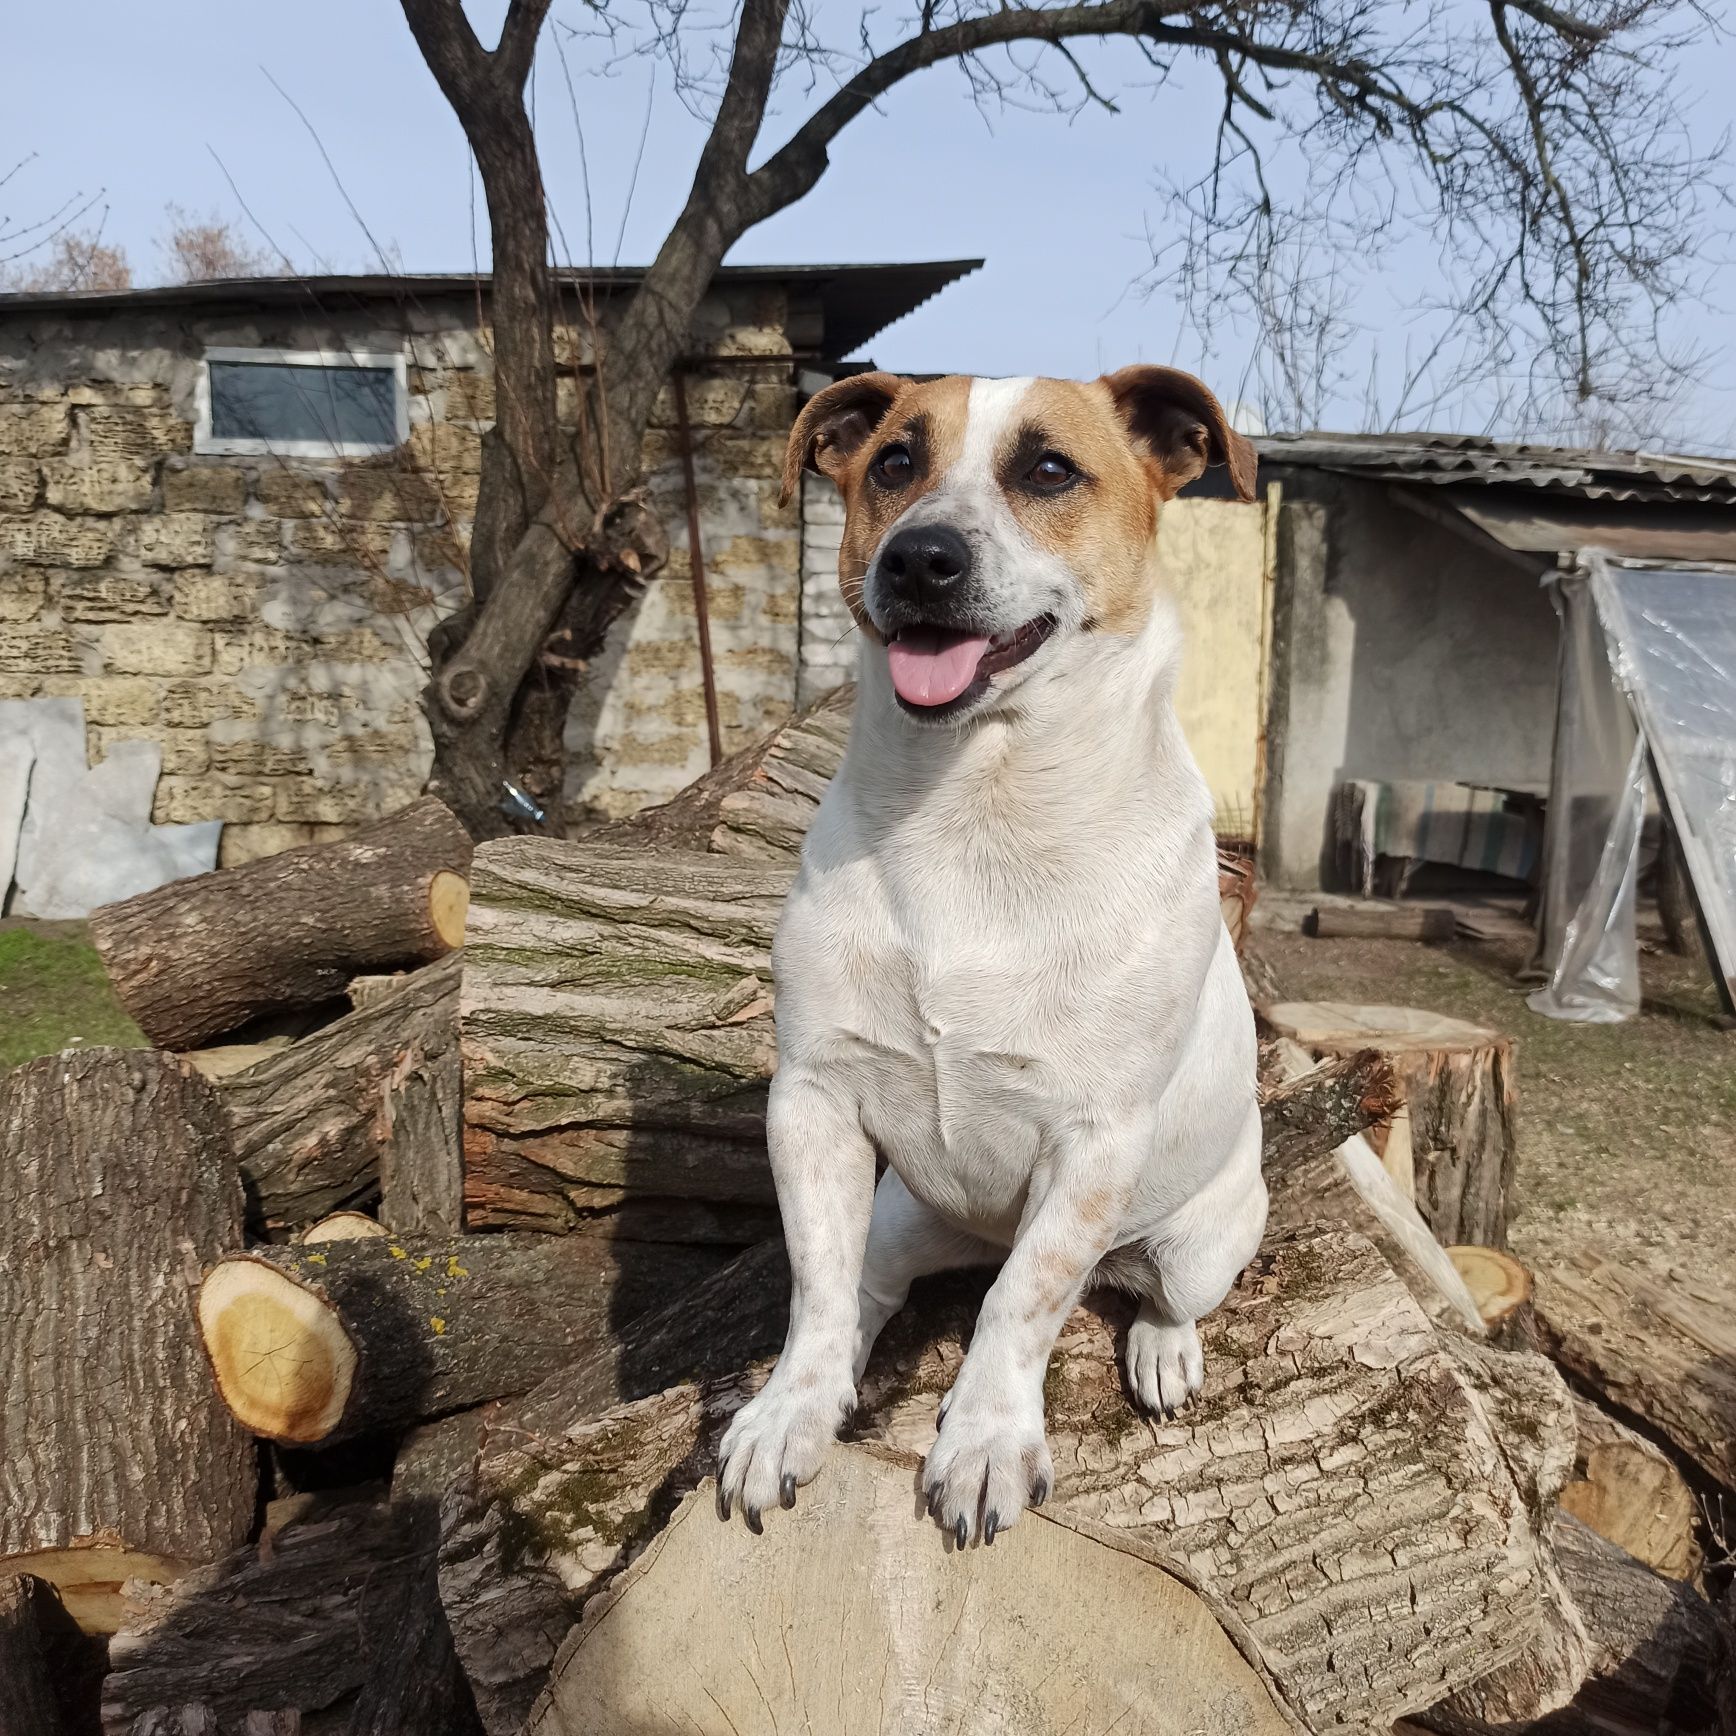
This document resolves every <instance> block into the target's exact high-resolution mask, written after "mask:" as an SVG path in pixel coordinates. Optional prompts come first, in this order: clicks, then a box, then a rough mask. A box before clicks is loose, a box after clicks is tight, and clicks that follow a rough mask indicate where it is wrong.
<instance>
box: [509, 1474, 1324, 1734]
mask: <svg viewBox="0 0 1736 1736" xmlns="http://www.w3.org/2000/svg"><path fill="white" fill-rule="evenodd" d="M910 1514H911V1460H910V1459H909V1457H908V1456H907V1455H903V1454H887V1453H882V1452H878V1451H876V1450H874V1449H872V1448H869V1447H855V1446H844V1447H840V1448H839V1449H838V1450H837V1451H836V1452H835V1453H834V1454H833V1456H832V1459H831V1461H830V1462H829V1463H828V1465H827V1467H826V1472H825V1475H824V1477H823V1478H822V1479H821V1481H820V1482H819V1483H817V1484H816V1485H815V1486H814V1488H813V1489H812V1490H811V1491H810V1492H809V1494H808V1496H807V1498H806V1499H805V1500H804V1501H803V1502H802V1503H801V1504H800V1505H799V1506H798V1507H797V1509H796V1511H795V1512H794V1513H793V1514H790V1515H788V1516H787V1517H785V1516H783V1515H780V1516H779V1517H780V1519H782V1520H783V1523H781V1524H779V1525H777V1526H776V1527H775V1528H774V1529H773V1531H772V1533H771V1535H769V1536H766V1537H757V1538H756V1537H752V1536H750V1535H749V1534H748V1533H747V1532H746V1531H745V1530H743V1529H742V1528H741V1527H740V1526H729V1525H719V1524H718V1522H717V1519H716V1516H715V1514H714V1513H713V1511H712V1504H711V1502H710V1501H708V1500H704V1499H701V1498H700V1497H699V1496H698V1495H697V1494H690V1495H688V1496H687V1498H686V1500H685V1501H684V1502H683V1503H682V1505H681V1507H680V1508H679V1509H678V1510H677V1512H676V1513H675V1514H674V1516H673V1517H672V1518H671V1520H670V1522H669V1524H668V1525H667V1526H666V1527H665V1528H664V1530H663V1531H662V1532H661V1533H660V1534H659V1535H658V1536H657V1538H656V1540H655V1541H654V1542H653V1543H652V1544H651V1545H650V1547H649V1548H647V1549H646V1551H645V1552H644V1554H642V1555H641V1556H640V1557H639V1558H638V1560H637V1561H635V1562H634V1564H633V1565H632V1566H631V1567H630V1568H628V1569H627V1571H626V1572H625V1573H624V1574H622V1575H621V1577H620V1578H619V1579H618V1580H616V1582H615V1583H614V1584H613V1585H612V1586H611V1587H610V1588H609V1589H608V1591H607V1592H605V1593H604V1594H602V1595H601V1596H599V1597H597V1598H596V1599H595V1600H594V1601H593V1603H592V1605H591V1606H590V1608H589V1609H588V1610H587V1611H586V1616H585V1620H584V1622H583V1624H582V1625H581V1626H580V1627H579V1628H578V1629H577V1630H576V1631H575V1632H574V1633H573V1635H572V1636H571V1638H570V1639H568V1641H567V1642H566V1644H565V1645H564V1646H563V1647H562V1648H561V1653H560V1656H559V1659H558V1661H557V1662H556V1665H555V1668H554V1674H553V1682H552V1686H551V1689H550V1692H549V1696H548V1698H547V1699H546V1700H545V1701H544V1702H543V1703H542V1705H541V1706H540V1707H539V1708H538V1710H537V1712H536V1714H535V1715H534V1716H533V1717H532V1719H531V1721H530V1723H529V1725H528V1726H527V1736H590V1733H591V1732H595V1731H606V1730H607V1731H626V1730H651V1729H657V1730H665V1729H667V1730H674V1729H678V1728H679V1729H681V1730H683V1731H692V1732H694V1736H741V1732H743V1731H765V1732H768V1733H769V1732H771V1731H775V1730H800V1731H803V1732H805V1733H806V1736H859V1733H860V1732H863V1731H867V1730H873V1729H877V1728H881V1727H882V1725H883V1721H884V1719H885V1718H886V1716H887V1714H888V1712H889V1711H890V1710H891V1709H892V1708H896V1707H909V1708H912V1709H914V1708H916V1707H920V1708H921V1711H920V1715H919V1718H913V1719H912V1720H911V1724H910V1725H907V1726H906V1727H912V1726H914V1725H915V1724H916V1723H918V1722H919V1724H920V1728H921V1729H922V1731H923V1732H924V1733H925V1736H978V1733H980V1732H982V1731H985V1730H1005V1731H1017V1732H1019V1733H1020V1736H1062V1733H1063V1732H1066V1731H1078V1730H1082V1729H1085V1730H1109V1729H1113V1730H1115V1731H1116V1732H1117V1733H1118V1736H1193V1733H1195V1732H1199V1731H1210V1732H1212V1736H1290V1733H1292V1732H1294V1731H1295V1730H1297V1729H1298V1728H1299V1726H1298V1724H1297V1723H1296V1721H1295V1720H1294V1718H1293V1717H1292V1716H1290V1715H1289V1713H1288V1712H1287V1710H1286V1709H1285V1708H1284V1707H1283V1705H1282V1703H1281V1701H1280V1699H1279V1697H1278V1695H1277V1693H1276V1691H1275V1690H1274V1688H1273V1686H1272V1685H1271V1682H1270V1678H1269V1676H1268V1675H1267V1673H1266V1672H1265V1671H1264V1670H1263V1669H1262V1668H1261V1667H1260V1665H1259V1663H1258V1662H1257V1661H1256V1660H1257V1656H1258V1654H1257V1652H1256V1651H1255V1648H1254V1647H1253V1645H1252V1644H1251V1642H1250V1641H1249V1639H1248V1637H1247V1634H1246V1630H1245V1628H1244V1627H1243V1625H1242V1624H1241V1623H1240V1622H1239V1621H1237V1620H1236V1618H1235V1617H1234V1616H1233V1615H1231V1614H1229V1613H1228V1612H1227V1611H1224V1610H1223V1609H1222V1608H1221V1605H1219V1604H1217V1603H1216V1602H1215V1601H1212V1600H1208V1599H1207V1598H1206V1597H1204V1596H1202V1595H1201V1593H1200V1592H1199V1591H1198V1590H1196V1589H1194V1587H1193V1586H1192V1585H1191V1584H1190V1583H1189V1581H1188V1580H1187V1579H1186V1578H1185V1577H1183V1576H1181V1575H1179V1574H1178V1573H1177V1572H1176V1571H1175V1569H1174V1568H1173V1567H1170V1566H1166V1565H1165V1562H1164V1558H1163V1557H1162V1556H1159V1555H1157V1554H1156V1553H1155V1552H1154V1551H1152V1550H1150V1549H1147V1548H1141V1547H1140V1546H1138V1545H1137V1544H1134V1543H1132V1542H1131V1541H1130V1540H1129V1539H1128V1538H1126V1537H1125V1536H1117V1535H1115V1534H1114V1533H1109V1532H1099V1531H1097V1530H1096V1528H1094V1527H1090V1526H1087V1525H1084V1524H1083V1523H1081V1522H1080V1521H1079V1520H1077V1519H1073V1518H1071V1517H1070V1516H1069V1515H1067V1514H1065V1513H1058V1514H1054V1515H1050V1514H1047V1513H1041V1514H1033V1515H1031V1516H1030V1517H1029V1518H1028V1519H1027V1521H1026V1523H1025V1525H1024V1526H1023V1527H1022V1528H1021V1531H1020V1534H1019V1537H1018V1541H1017V1543H1016V1544H1015V1545H1014V1546H1013V1547H1012V1548H1010V1549H995V1550H987V1549H975V1550H970V1551H967V1552H965V1553H964V1554H963V1556H962V1558H958V1557H956V1556H955V1555H949V1554H948V1553H947V1552H946V1551H944V1550H942V1549H940V1548H939V1547H937V1546H936V1543H935V1539H934V1537H933V1535H932V1532H930V1531H929V1530H926V1529H925V1528H923V1527H922V1526H920V1525H916V1524H913V1523H912V1522H911V1517H910ZM841 1538H854V1539H858V1540H862V1541H869V1542H870V1544H871V1548H872V1559H873V1566H872V1570H871V1571H860V1572H848V1571H845V1572H840V1571H839V1540H840V1539H841ZM720 1584H727V1585H728V1586H729V1588H730V1590H729V1596H728V1598H727V1599H719V1597H718V1596H717V1587H718V1586H719V1585H720ZM889 1586H896V1587H897V1588H898V1590H897V1594H896V1595H894V1596H888V1595H886V1593H887V1588H888V1587H889ZM1226 1630H1228V1631H1226ZM846 1635H847V1636H848V1638H847V1639H843V1638H842V1637H841V1636H846ZM1039 1635H1040V1636H1041V1641H1040V1643H1038V1644H1033V1643H1032V1642H1033V1637H1034V1636H1039ZM1250 1654H1252V1655H1250ZM672 1657H674V1658H679V1660H680V1665H679V1667H678V1668H674V1669H671V1668H668V1667H667V1661H668V1660H669V1659H670V1658H672ZM1157 1658H1161V1659H1162V1660H1163V1663H1162V1671H1163V1685H1162V1687H1161V1689H1159V1690H1157V1691H1154V1686H1153V1676H1152V1666H1153V1660H1154V1659H1157Z"/></svg>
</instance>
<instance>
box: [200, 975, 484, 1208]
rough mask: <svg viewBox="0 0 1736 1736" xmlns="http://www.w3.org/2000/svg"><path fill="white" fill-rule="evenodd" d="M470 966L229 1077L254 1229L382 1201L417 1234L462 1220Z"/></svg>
mask: <svg viewBox="0 0 1736 1736" xmlns="http://www.w3.org/2000/svg"><path fill="white" fill-rule="evenodd" d="M461 964H462V956H461V955H458V954H454V955H453V956H452V957H450V958H446V959H442V960H441V961H440V963H438V964H432V965H429V966H427V967H426V968H425V969H423V970H419V971H414V972H412V973H411V974H410V975H408V976H406V977H404V978H403V979H402V980H401V981H400V983H399V984H398V986H397V987H396V988H395V989H393V990H392V992H391V993H390V994H388V995H384V996H382V997H380V998H379V999H377V1000H375V1001H374V1002H373V1003H371V1004H370V1005H369V1006H367V1007H366V1008H363V1009H361V1010H359V1011H357V1012H353V1013H350V1014H348V1015H347V1016H345V1017H344V1018H341V1019H339V1020H337V1021H336V1022H335V1023H334V1024H330V1025H327V1026H326V1027H325V1029H324V1030H321V1031H316V1032H314V1034H313V1035H312V1036H310V1037H304V1038H303V1039H302V1040H301V1041H300V1042H299V1043H296V1044H294V1045H292V1046H291V1047H289V1048H287V1049H283V1050H280V1051H278V1052H277V1053H275V1054H272V1055H270V1056H268V1057H267V1058H266V1059H265V1060H263V1061H261V1062H260V1063H259V1064H258V1065H257V1066H253V1067H249V1068H248V1069H247V1070H246V1071H245V1072H242V1073H236V1074H234V1075H232V1076H231V1077H229V1078H226V1079H225V1080H224V1081H223V1083H222V1092H223V1101H224V1105H225V1107H226V1108H227V1110H228V1113H229V1121H230V1125H231V1127H232V1128H233V1130H234V1138H235V1149H236V1155H237V1156H238V1158H239V1159H240V1162H241V1171H242V1176H243V1178H244V1181H245V1185H246V1190H247V1207H248V1212H247V1216H248V1223H249V1226H250V1227H251V1228H252V1229H254V1230H255V1231H256V1232H259V1233H264V1234H272V1235H276V1234H281V1233H283V1232H284V1231H286V1230H292V1229H296V1228H299V1227H301V1226H303V1225H307V1224H312V1223H314V1222H316V1221H318V1220H319V1219H320V1218H322V1217H326V1216H329V1215H330V1214H331V1213H333V1212H336V1211H341V1210H345V1209H350V1208H353V1207H356V1206H359V1205H363V1204H366V1203H368V1202H370V1201H372V1200H374V1199H381V1208H380V1210H381V1216H382V1218H383V1219H384V1220H385V1221H386V1222H387V1224H388V1225H389V1227H391V1228H392V1229H395V1230H397V1231H399V1232H400V1233H402V1234H405V1235H410V1234H427V1235H452V1234H455V1233H456V1232H457V1231H458V1230H459V1229H460V1228H461V1227H462V1215H463V1162H464V1159H463V1151H462V1129H461V1126H460V1107H459V1100H460V1098H461V1096H462V1091H463V1077H462V1065H461V1062H460V1059H459V1052H458V982H459V970H460V966H461ZM382 1196H384V1197H382Z"/></svg>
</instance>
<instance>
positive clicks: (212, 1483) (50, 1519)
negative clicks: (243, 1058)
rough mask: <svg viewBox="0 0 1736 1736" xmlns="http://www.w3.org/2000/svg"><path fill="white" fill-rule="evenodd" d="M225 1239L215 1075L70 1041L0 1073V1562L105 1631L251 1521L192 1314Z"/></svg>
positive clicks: (235, 1444) (232, 1432)
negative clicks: (202, 1277) (134, 1584)
mask: <svg viewBox="0 0 1736 1736" xmlns="http://www.w3.org/2000/svg"><path fill="white" fill-rule="evenodd" d="M240 1235H241V1189H240V1186H239V1185H238V1182H237V1180H236V1172H235V1159H234V1155H233V1153H232V1151H231V1149H230V1144H229V1131H228V1127H227V1125H226V1123H225V1121H224V1118H223V1111H222V1108H221V1106H220V1105H219V1103H218V1101H217V1094H216V1092H215V1090H214V1089H213V1087H212V1086H210V1085H209V1084H207V1083H206V1081H205V1080H203V1079H201V1078H200V1077H199V1076H198V1074H196V1073H195V1072H193V1070H192V1069H191V1068H190V1067H188V1066H186V1064H185V1063H184V1062H181V1061H179V1060H177V1059H176V1058H175V1057H174V1056H172V1055H166V1054H161V1053H158V1052H155V1051H152V1050H148V1049H137V1050H121V1049H91V1050H69V1051H67V1052H66V1053H65V1054H63V1055H53V1056H47V1057H44V1058H43V1059H41V1060H39V1061H31V1062H29V1063H27V1064H26V1065H24V1066H22V1067H19V1068H16V1069H15V1070H14V1071H12V1072H11V1073H9V1074H7V1075H6V1076H5V1077H4V1078H3V1079H0V1564H3V1567H0V1570H3V1571H5V1572H7V1573H31V1574H35V1575H36V1576H37V1577H38V1578H41V1579H46V1580H48V1581H49V1582H50V1583H52V1584H53V1585H55V1586H56V1587H57V1588H58V1589H59V1591H60V1593H61V1595H62V1597H63V1598H64V1600H65V1602H66V1605H67V1607H68V1608H69V1609H70V1610H71V1611H72V1613H73V1615H74V1616H75V1617H76V1618H77V1620H78V1621H79V1623H80V1625H81V1626H83V1627H84V1628H85V1629H86V1630H87V1631H88V1632H93V1633H95V1632H106V1631H108V1629H107V1625H106V1624H109V1623H111V1622H112V1620H113V1618H114V1616H115V1613H116V1611H117V1609H118V1603H117V1592H118V1589H119V1585H120V1582H121V1580H123V1579H126V1578H132V1577H137V1578H145V1579H151V1580H158V1581H161V1580H167V1579H173V1578H176V1577H177V1576H179V1575H180V1574H181V1573H184V1572H185V1571H186V1570H187V1569H188V1568H189V1567H191V1566H194V1565H196V1564H199V1563H202V1562H207V1561H211V1560H214V1559H215V1558H216V1557H218V1556H220V1555H222V1554H223V1553H224V1552H225V1551H227V1550H229V1549H231V1548H233V1547H234V1546H235V1544H236V1543H237V1542H239V1541H240V1539H241V1538H242V1537H244V1536H245V1535H246V1533H247V1528H248V1526H249V1524H250V1523H251V1522H252V1518H253V1506H254V1498H255V1493H256V1490H257V1483H258V1474H257V1469H256V1466H255V1462H254V1454H253V1448H252V1445H251V1443H250V1442H249V1441H248V1440H247V1438H246V1436H245V1435H244V1434H243V1433H242V1431H241V1430H240V1428H239V1427H237V1425H236V1424H235V1422H234V1420H233V1419H232V1418H231V1417H230V1415H229V1412H228V1411H227V1410H226V1409H225V1408H224V1406H223V1404H222V1403H221V1401H220V1400H219V1399H218V1397H217V1392H216V1388H215V1386H214V1385H213V1383H212V1380H211V1371H210V1369H209V1367H208V1366H207V1365H206V1362H205V1356H204V1352H203V1351H202V1350H201V1349H200V1345H199V1336H198V1333H197V1331H196V1330H195V1328H194V1323H193V1314H192V1305H193V1295H194V1290H195V1288H196V1286H197V1284H198V1281H199V1267H200V1265H201V1264H202V1263H203V1262H204V1261H207V1260H212V1259H215V1258H216V1257H217V1256H218V1255H219V1254H220V1253H221V1252H222V1251H223V1250H224V1249H226V1248H230V1247H233V1246H234V1245H235V1244H236V1242H237V1241H238V1240H239V1239H240Z"/></svg>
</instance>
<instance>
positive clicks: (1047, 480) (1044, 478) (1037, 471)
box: [1025, 452, 1079, 494]
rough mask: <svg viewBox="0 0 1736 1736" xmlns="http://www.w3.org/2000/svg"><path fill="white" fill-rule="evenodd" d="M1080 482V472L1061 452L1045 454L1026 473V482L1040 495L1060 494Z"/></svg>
mask: <svg viewBox="0 0 1736 1736" xmlns="http://www.w3.org/2000/svg"><path fill="white" fill-rule="evenodd" d="M1078 480H1079V472H1078V471H1077V470H1076V469H1074V467H1073V466H1072V464H1070V463H1069V462H1068V461H1067V460H1066V459H1065V458H1063V457H1062V456H1061V454H1060V453H1059V452H1045V453H1044V454H1043V456H1042V457H1041V458H1039V459H1038V460H1037V462H1036V463H1035V464H1033V465H1032V466H1031V468H1030V469H1029V470H1027V471H1026V472H1025V481H1026V482H1028V483H1029V484H1030V485H1031V487H1032V488H1034V489H1036V491H1037V492H1038V493H1039V494H1059V493H1060V492H1061V490H1062V489H1064V488H1069V487H1071V486H1072V484H1073V483H1075V482H1077V481H1078Z"/></svg>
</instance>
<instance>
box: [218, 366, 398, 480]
mask: <svg viewBox="0 0 1736 1736" xmlns="http://www.w3.org/2000/svg"><path fill="white" fill-rule="evenodd" d="M212 362H251V363H253V364H255V365H273V366H280V367H292V368H373V369H381V370H383V369H386V368H390V369H391V370H392V380H393V386H392V400H393V422H394V426H395V429H396V434H397V438H396V439H395V440H393V441H392V443H391V444H390V445H385V446H383V445H379V444H377V443H376V442H375V441H372V440H263V439H260V438H258V437H256V436H253V435H245V436H243V435H228V436H224V437H222V438H219V437H218V436H217V435H215V434H213V433H212V432H211V369H210V366H209V364H210V363H212ZM194 412H195V417H194V426H193V450H194V451H195V452H198V453H206V454H209V455H210V456H211V457H214V458H263V457H277V458H373V457H377V456H378V455H379V454H380V453H382V452H393V451H396V450H397V448H398V447H400V446H402V445H403V444H404V442H405V441H406V440H408V439H409V438H410V392H409V373H408V370H407V368H406V366H405V361H404V352H403V351H402V350H277V349H267V348H256V347H249V348H235V347H226V346H212V347H211V348H209V349H207V350H206V351H205V357H204V360H203V361H202V362H201V363H200V364H199V381H198V385H197V387H196V389H195V392H194Z"/></svg>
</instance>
